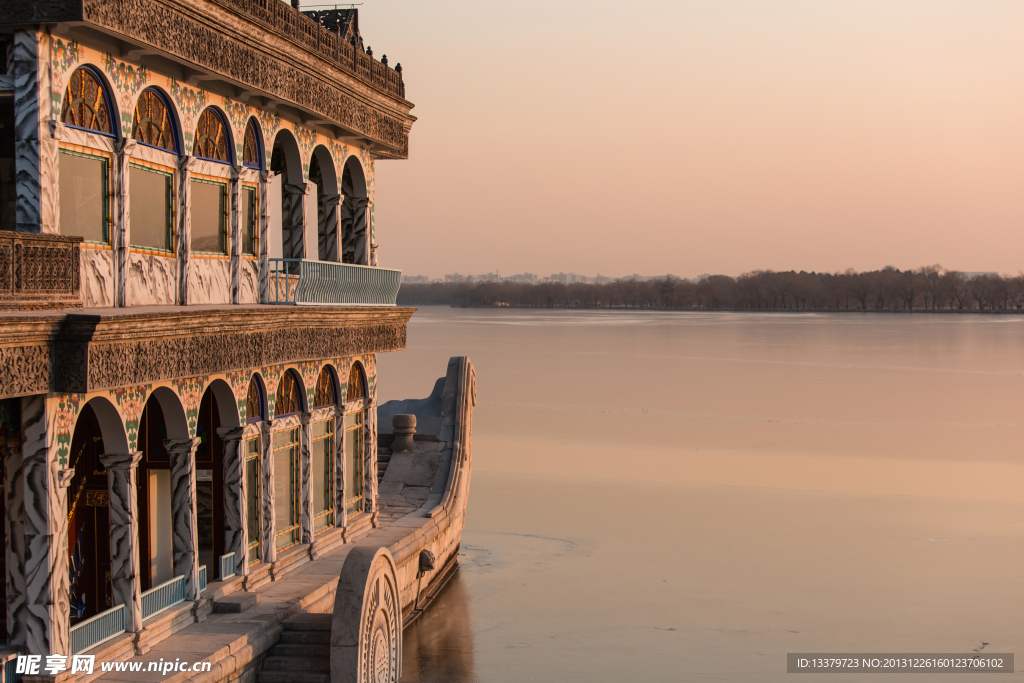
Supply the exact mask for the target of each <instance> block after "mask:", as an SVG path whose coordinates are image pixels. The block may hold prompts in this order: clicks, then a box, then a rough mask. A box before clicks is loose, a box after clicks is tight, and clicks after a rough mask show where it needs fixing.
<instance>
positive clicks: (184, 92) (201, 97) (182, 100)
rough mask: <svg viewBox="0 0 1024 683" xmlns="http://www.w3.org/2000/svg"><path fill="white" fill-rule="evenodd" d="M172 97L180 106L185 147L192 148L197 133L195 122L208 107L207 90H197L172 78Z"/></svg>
mask: <svg viewBox="0 0 1024 683" xmlns="http://www.w3.org/2000/svg"><path fill="white" fill-rule="evenodd" d="M170 91H171V99H172V100H174V104H175V105H176V106H177V107H178V113H179V114H180V116H181V128H182V134H183V135H182V137H184V138H185V149H187V150H191V149H192V138H193V136H194V135H195V130H194V129H195V127H196V126H195V124H196V120H197V119H198V118H199V114H200V112H202V111H203V109H206V91H205V90H196V89H193V88H190V87H188V86H187V85H182V84H181V83H179V82H178V81H176V80H174V79H173V78H172V79H171V87H170Z"/></svg>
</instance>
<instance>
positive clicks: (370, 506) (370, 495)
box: [363, 382, 377, 526]
mask: <svg viewBox="0 0 1024 683" xmlns="http://www.w3.org/2000/svg"><path fill="white" fill-rule="evenodd" d="M367 383H369V382H367ZM363 429H364V432H363V442H364V445H365V447H366V452H365V455H364V459H363V511H364V512H369V513H371V514H373V525H374V526H377V400H376V399H375V398H373V397H370V398H367V399H366V407H365V408H364V409H363Z"/></svg>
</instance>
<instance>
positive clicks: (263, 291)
mask: <svg viewBox="0 0 1024 683" xmlns="http://www.w3.org/2000/svg"><path fill="white" fill-rule="evenodd" d="M268 180H270V171H260V185H259V190H258V191H257V196H256V201H257V203H258V204H259V209H258V210H259V212H260V219H259V237H258V239H257V242H258V244H257V249H258V250H259V265H260V303H261V304H265V303H267V302H268V301H269V300H270V264H269V263H268V262H267V259H268V258H269V255H268V251H267V249H268V245H269V242H268V237H267V235H268V233H269V231H270V213H269V209H268V207H269V205H268V204H267V195H268V194H269V193H268V192H267V181H268Z"/></svg>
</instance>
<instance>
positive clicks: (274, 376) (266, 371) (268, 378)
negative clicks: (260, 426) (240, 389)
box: [260, 365, 284, 415]
mask: <svg viewBox="0 0 1024 683" xmlns="http://www.w3.org/2000/svg"><path fill="white" fill-rule="evenodd" d="M260 374H261V375H263V383H264V384H265V385H266V390H267V410H268V411H269V412H268V414H269V415H275V414H276V413H275V412H274V409H275V406H274V402H275V401H274V399H275V398H276V396H277V385H278V384H280V382H281V375H282V374H284V366H283V365H271V366H269V367H266V368H263V370H262V371H260Z"/></svg>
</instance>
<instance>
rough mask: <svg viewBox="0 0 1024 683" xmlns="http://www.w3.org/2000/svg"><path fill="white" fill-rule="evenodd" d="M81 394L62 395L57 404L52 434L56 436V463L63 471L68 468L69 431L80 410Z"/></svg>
mask: <svg viewBox="0 0 1024 683" xmlns="http://www.w3.org/2000/svg"><path fill="white" fill-rule="evenodd" d="M81 402H82V395H81V394H62V395H61V397H60V403H58V404H57V418H56V421H55V424H54V433H55V434H56V436H57V462H58V464H59V465H60V467H61V468H62V469H63V468H65V467H67V466H68V454H69V453H70V451H71V430H72V428H74V426H75V418H76V417H78V411H79V409H80V408H81Z"/></svg>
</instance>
